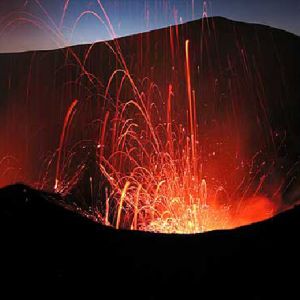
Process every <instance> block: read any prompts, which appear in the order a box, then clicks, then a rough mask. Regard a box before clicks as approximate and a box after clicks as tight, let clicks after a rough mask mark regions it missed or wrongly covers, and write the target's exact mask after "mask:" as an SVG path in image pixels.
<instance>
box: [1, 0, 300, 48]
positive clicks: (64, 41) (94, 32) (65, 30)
mask: <svg viewBox="0 0 300 300" xmlns="http://www.w3.org/2000/svg"><path fill="white" fill-rule="evenodd" d="M97 1H99V0H69V1H68V0H0V52H19V51H25V50H32V49H52V48H57V47H62V46H66V45H72V44H82V43H90V42H94V41H101V40H107V39H110V38H111V37H112V36H111V35H110V34H109V33H108V32H107V30H106V28H105V26H104V25H103V24H101V22H99V20H98V19H97V18H96V17H95V16H94V15H92V13H91V12H94V13H97V14H98V15H99V16H100V17H101V18H102V19H104V14H103V11H102V10H101V8H100V5H99V3H98V2H97ZM203 2H205V1H203V0H101V3H102V4H103V6H104V8H105V10H106V12H107V14H108V16H109V18H110V20H111V23H112V25H113V27H114V30H115V33H116V35H117V36H124V35H130V34H133V33H137V32H143V31H148V30H151V29H155V28H161V27H165V26H169V25H171V24H175V23H176V22H178V23H180V22H187V21H190V20H192V19H197V18H200V17H202V15H203ZM66 3H68V7H67V10H66V13H65V17H64V22H63V23H62V24H61V20H62V15H63V11H64V7H65V5H66ZM206 6H207V14H208V16H224V17H227V18H230V19H233V20H241V21H246V22H253V23H261V24H267V25H271V26H274V27H278V28H282V29H285V30H287V31H290V32H293V33H296V34H297V35H300V0H208V1H206ZM83 12H86V14H85V15H84V16H83V17H82V18H81V19H80V21H79V22H78V23H77V25H76V27H74V25H75V24H76V20H77V18H78V17H79V16H80V14H81V13H83ZM88 12H89V13H88ZM60 25H62V26H61V27H60ZM51 30H52V31H55V32H56V33H51ZM58 31H60V32H61V33H62V35H61V36H60V37H58V36H57V32H58ZM72 32H73V33H72Z"/></svg>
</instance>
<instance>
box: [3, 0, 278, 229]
mask: <svg viewBox="0 0 300 300" xmlns="http://www.w3.org/2000/svg"><path fill="white" fill-rule="evenodd" d="M38 3H39V2H38ZM97 3H98V4H99V7H100V9H101V11H102V13H103V18H101V17H100V16H99V15H98V14H96V12H92V11H86V12H83V13H81V14H80V16H79V17H78V19H77V20H76V22H75V25H74V28H73V30H72V32H74V30H75V26H76V25H77V24H78V23H79V21H80V19H81V18H82V17H83V16H85V15H88V14H90V15H92V16H94V17H96V18H97V19H98V20H99V22H100V23H101V24H104V25H105V27H106V29H107V31H108V32H109V33H110V35H111V37H112V38H113V40H112V41H111V42H105V43H104V44H105V45H106V47H107V48H108V49H109V51H110V53H112V54H113V57H114V62H113V63H111V64H110V67H111V65H114V64H115V65H116V66H117V67H116V68H115V69H114V70H113V71H112V73H110V75H109V76H108V81H107V84H104V83H103V82H102V81H101V80H100V77H101V76H99V75H98V76H97V74H93V72H92V71H89V70H88V60H89V57H90V55H91V52H92V51H93V47H94V45H91V46H89V47H88V49H87V50H86V51H85V53H84V55H83V58H82V57H80V55H78V54H77V53H76V51H75V50H74V49H73V48H67V50H66V55H65V57H66V61H67V59H70V57H71V58H72V64H73V65H76V66H77V67H78V70H79V75H78V74H77V78H76V79H74V80H70V82H71V83H72V84H73V85H74V86H75V88H74V90H72V89H71V92H69V93H68V97H69V98H71V96H72V99H75V100H73V102H72V103H71V105H70V106H69V108H68V109H67V112H66V114H65V117H64V120H63V126H62V130H61V133H60V135H59V141H58V147H57V149H56V151H55V153H54V154H53V155H52V156H51V157H50V158H48V159H47V160H46V166H47V168H46V169H47V170H46V172H45V173H44V174H43V175H42V176H40V180H39V182H38V183H37V184H36V186H38V187H40V188H45V189H50V190H54V191H55V192H57V193H60V194H61V195H63V196H64V197H66V198H67V197H68V195H69V194H72V191H74V189H76V188H77V186H78V185H79V184H80V183H79V182H80V180H82V177H84V174H86V173H88V171H89V169H90V166H91V165H92V166H93V168H94V167H95V166H96V169H97V175H93V176H92V175H90V176H89V182H88V184H89V185H90V190H91V191H92V192H91V197H93V196H95V194H96V196H95V198H96V199H97V201H96V202H97V203H96V204H95V205H94V206H93V207H92V209H91V210H90V211H89V212H87V214H89V215H92V216H93V217H95V218H96V219H97V220H98V221H99V222H102V223H103V224H105V225H107V226H112V227H115V228H116V229H121V228H122V229H128V230H142V231H152V232H161V233H181V234H192V233H199V232H205V231H210V230H217V229H228V228H233V227H236V226H240V225H244V224H248V223H252V222H256V221H260V220H263V219H266V218H268V217H271V216H272V215H273V214H274V213H276V211H277V202H276V201H277V198H278V197H277V195H278V194H279V191H280V188H281V186H280V184H279V187H276V188H275V192H274V193H273V194H272V196H271V197H268V196H265V195H264V194H263V193H260V191H261V187H262V186H263V184H264V182H265V181H266V180H267V179H268V176H269V174H270V173H271V172H272V164H271V166H266V162H265V161H263V162H262V163H261V165H259V166H258V167H257V166H256V163H255V159H256V158H257V156H259V154H258V153H256V154H255V155H254V158H253V160H252V162H251V163H250V164H249V165H250V167H249V170H242V171H241V172H240V173H239V175H240V176H241V178H239V179H240V180H238V181H239V182H241V184H239V185H237V186H236V188H235V187H231V189H230V190H229V191H228V190H227V188H226V187H225V185H226V184H225V183H224V184H222V182H221V183H220V182H216V181H213V180H212V179H211V178H212V177H214V176H213V174H214V173H216V172H215V171H211V170H209V168H207V155H206V153H207V152H209V151H208V150H207V149H206V147H207V146H210V145H209V143H208V142H207V141H205V139H204V138H203V131H205V130H206V129H205V128H203V127H201V126H202V125H203V124H202V123H201V124H200V122H199V116H203V115H205V112H204V111H201V109H199V107H200V105H199V103H200V100H201V99H200V98H201V97H199V87H195V83H193V82H195V80H192V78H196V76H194V74H193V72H195V70H197V72H198V73H201V71H202V69H203V66H202V65H201V64H203V65H205V64H207V65H209V63H207V62H205V61H204V60H203V59H202V57H203V54H204V52H205V51H206V48H208V46H207V45H208V42H207V40H206V36H205V34H204V33H206V32H205V30H206V29H207V32H208V35H210V38H211V39H212V40H213V41H214V39H216V36H215V35H214V31H213V30H214V24H213V23H212V25H213V26H212V27H209V26H208V21H206V18H205V19H203V20H202V23H201V24H202V29H201V30H202V35H201V39H200V42H201V43H200V47H198V48H197V49H198V50H199V51H198V52H199V53H200V54H199V55H200V57H201V59H200V61H201V64H200V65H198V66H197V67H196V66H194V65H193V64H191V55H190V53H191V52H190V47H191V40H190V39H189V38H184V41H183V42H182V37H183V36H184V30H183V29H179V27H178V25H175V26H174V27H170V28H169V29H167V30H166V32H168V34H169V48H170V53H169V52H168V53H169V54H170V58H169V60H170V61H171V64H173V66H172V68H171V69H172V70H174V69H175V68H176V67H177V68H178V69H179V72H178V71H177V73H176V72H173V73H172V74H175V75H172V76H166V78H167V84H166V85H164V84H159V85H158V84H156V83H155V82H154V81H153V80H151V79H150V78H151V75H150V74H146V76H145V74H143V75H142V74H136V75H140V76H141V78H144V79H143V80H140V79H136V78H135V77H134V76H133V75H132V73H131V70H130V67H128V64H127V61H126V57H125V56H124V55H123V52H122V50H121V48H122V47H121V46H120V43H119V40H118V39H116V34H115V32H114V29H113V26H112V24H111V22H110V19H109V17H108V15H107V13H106V11H105V9H104V7H103V5H102V4H101V1H99V0H97ZM68 4H69V1H66V4H65V7H64V14H63V17H62V19H61V24H62V22H63V19H64V15H65V12H66V10H67V9H68ZM39 5H40V3H39ZM48 17H49V16H48ZM205 17H206V16H205ZM49 18H50V17H49ZM51 23H52V22H51ZM210 26H211V25H210ZM60 27H61V25H60ZM51 31H54V32H55V36H56V37H57V39H59V41H60V42H61V41H62V34H61V32H60V31H59V28H58V26H56V27H55V28H54V29H53V28H52V29H51ZM214 46H216V43H215V44H214ZM216 48H217V47H216ZM142 49H143V48H142V47H141V49H140V56H141V57H139V60H140V61H141V65H142V64H144V65H145V68H144V69H143V71H145V70H146V67H149V66H151V63H148V64H146V63H145V60H146V59H143V50H142ZM194 52H195V51H194ZM198 52H197V53H198ZM217 52H218V51H217ZM182 53H183V55H181V54H182ZM241 53H242V54H243V55H242V56H241V58H242V62H243V65H242V66H243V71H244V72H245V74H246V75H245V77H246V81H247V83H248V79H249V78H250V77H251V76H252V74H251V72H250V71H249V69H250V68H249V63H248V62H247V57H246V55H245V52H244V51H242V52H241ZM182 58H183V59H182ZM177 59H178V61H179V63H178V64H177V65H176V60H177ZM218 59H220V58H219V57H217V59H216V60H218ZM228 61H229V62H228V63H229V65H230V67H231V68H232V63H231V61H230V59H228ZM137 64H138V63H137V62H136V65H137ZM144 65H143V66H144ZM174 65H176V67H174ZM179 66H181V68H180V67H179ZM107 72H109V71H107ZM145 72H146V71H145ZM141 73H143V72H141ZM146 73H147V72H146ZM181 73H184V76H182V75H181ZM148 75H149V76H148ZM157 76H158V77H159V74H158V75H157ZM247 76H248V77H249V78H248V77H247ZM182 77H183V78H184V80H183V81H184V84H182V85H179V84H178V82H180V81H181V78H182ZM252 77H254V76H252ZM252 77H251V79H252V80H254V79H253V78H252ZM257 77H259V76H258V75H257ZM138 78H139V77H138ZM259 79H260V78H259ZM215 82H217V80H215ZM81 86H84V89H85V90H88V92H86V93H83V92H82V91H81V90H80V88H81ZM230 86H233V84H232V82H231V81H230ZM183 87H184V88H183ZM262 89H263V88H262ZM27 90H29V88H28V87H27ZM77 90H80V92H77ZM236 90H238V89H236ZM230 91H231V92H232V94H233V98H234V96H236V95H235V94H234V92H233V91H234V88H232V89H231V90H230ZM259 92H260V90H258V91H257V93H259ZM74 94H76V98H74V97H73V96H74ZM61 97H62V98H64V97H65V94H62V95H61ZM93 97H94V98H96V99H97V102H96V101H95V102H94V103H93V113H90V111H88V113H87V115H92V117H91V118H90V119H91V120H90V119H89V121H88V122H85V121H82V120H83V119H84V118H82V117H81V119H80V116H78V115H80V114H81V115H82V114H84V113H83V112H82V111H84V107H85V105H87V104H86V103H85V102H88V99H91V98H93ZM236 98H238V97H236ZM99 99H100V100H101V101H99ZM84 100H86V101H84ZM259 101H261V102H260V104H261V107H263V109H264V106H263V101H262V100H261V99H260V98H259ZM88 103H89V102H88ZM232 103H233V104H232V107H233V112H232V113H231V115H232V119H233V120H234V121H233V123H234V122H235V121H236V119H237V118H236V115H237V114H238V112H237V105H236V103H234V99H233V100H232ZM212 106H213V105H212ZM178 108H179V109H178ZM179 110H180V112H179ZM264 112H265V111H263V113H262V115H263V116H264V115H265V114H264ZM95 116H96V117H95ZM209 117H211V116H209ZM255 117H256V118H257V119H259V117H260V116H259V115H258V116H255ZM76 118H78V119H80V122H81V123H79V124H80V125H79V126H77V127H76V126H75V124H76V122H77V121H78V120H77V119H76ZM84 120H85V119H84ZM78 122H79V121H78ZM86 124H89V126H90V127H92V128H93V130H92V132H93V133H92V134H91V135H90V136H88V134H86V135H85V133H81V132H80V134H79V133H78V132H76V130H78V128H79V127H80V128H81V127H83V126H85V125H86ZM90 124H92V125H90ZM234 125H235V127H236V124H234ZM264 125H265V126H264V127H263V129H264V130H265V128H267V129H269V127H268V126H269V124H267V123H266V124H264ZM220 126H221V125H220ZM232 127H234V126H231V128H232ZM75 128H76V130H75ZM95 128H96V129H95ZM231 128H230V130H228V132H233V131H234V130H232V129H231ZM94 132H96V134H94ZM72 135H73V136H76V135H77V136H76V138H75V139H74V140H72V138H71V137H72ZM271 135H272V134H271ZM236 140H237V139H236ZM270 140H273V139H272V138H270ZM226 141H227V142H226V143H229V142H228V139H227V140H226ZM241 144H242V142H241V141H238V142H235V148H236V149H237V150H236V152H238V150H240V148H241ZM224 152H225V151H224ZM214 153H215V152H214V151H213V152H212V156H214V155H215V154H214ZM224 157H225V156H223V157H222V156H221V158H220V159H219V160H218V163H219V166H218V168H217V173H219V174H220V173H222V172H223V169H224V168H225V167H226V164H227V160H226V159H225V158H224ZM234 160H236V158H232V161H234ZM6 161H7V159H3V160H2V161H0V167H1V164H2V165H3V166H5V168H6V169H5V172H8V171H7V170H8V167H7V166H6V165H5V164H6ZM243 164H244V163H242V165H243ZM260 166H263V168H260ZM52 169H54V171H53V170H52ZM232 169H234V168H233V167H232ZM240 169H241V168H240ZM252 169H253V170H252ZM51 170H52V171H51ZM249 174H252V175H251V176H250V175H249ZM230 176H231V175H227V177H230ZM232 176H233V175H232ZM234 176H235V175H234ZM237 177H238V176H237ZM228 181H229V180H228ZM96 185H97V186H99V189H97V192H96V193H94V190H95V188H94V186H96ZM254 186H255V187H254ZM272 190H274V188H272ZM234 191H235V192H234ZM249 194H250V195H249ZM273 196H274V197H273Z"/></svg>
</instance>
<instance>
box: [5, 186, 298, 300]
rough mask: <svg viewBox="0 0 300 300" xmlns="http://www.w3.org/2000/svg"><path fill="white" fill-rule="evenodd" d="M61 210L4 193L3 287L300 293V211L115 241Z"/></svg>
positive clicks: (26, 193) (121, 234) (259, 295)
mask: <svg viewBox="0 0 300 300" xmlns="http://www.w3.org/2000/svg"><path fill="white" fill-rule="evenodd" d="M59 202H60V199H59V196H56V195H50V194H47V193H44V192H39V191H36V190H33V189H30V188H28V187H26V186H23V185H15V186H9V187H6V188H4V189H2V190H0V207H1V210H0V219H1V223H2V225H1V231H2V233H1V248H2V250H3V251H2V254H1V273H2V274H1V278H2V279H1V282H2V286H3V287H4V286H6V287H7V286H15V287H16V289H18V288H17V287H20V285H21V284H22V285H23V284H26V285H27V291H28V290H29V291H36V290H37V288H40V287H41V286H42V287H44V288H45V289H44V292H45V291H48V292H50V291H53V290H56V288H57V287H59V286H60V287H64V288H67V289H69V291H70V293H71V292H72V293H74V292H75V293H76V292H77V290H78V289H81V288H83V289H86V292H87V293H88V292H92V293H95V295H98V298H100V299H102V298H103V299H107V298H105V297H104V296H103V295H106V294H107V293H109V294H110V299H115V298H118V299H120V297H121V298H122V299H127V298H131V299H133V298H137V299H157V298H163V299H172V298H174V297H175V298H180V299H215V298H218V299H233V298H236V299H269V298H275V296H276V297H278V296H279V295H280V294H281V293H283V294H282V295H285V296H282V297H285V298H281V299H291V298H292V297H289V296H287V293H291V292H292V290H294V289H295V288H296V287H297V286H296V285H295V283H296V282H297V279H298V278H299V248H300V247H299V244H298V240H299V225H300V207H295V208H294V209H292V210H289V211H286V212H284V213H282V214H280V215H278V216H276V217H274V218H273V219H270V220H266V221H264V222H260V223H256V224H253V225H250V226H245V227H242V228H238V229H234V230H228V231H216V232H210V233H205V234H198V235H189V236H186V235H162V234H150V233H145V232H129V231H121V230H120V231H116V230H113V229H110V228H106V227H104V226H101V225H100V224H97V223H94V222H93V221H91V220H89V219H87V218H85V217H83V216H81V215H79V214H77V213H76V212H72V211H70V210H67V209H65V208H63V207H62V206H60V205H58V203H59ZM12 291H13V290H12ZM21 291H22V290H21ZM205 295H206V296H205ZM219 297H220V298H219ZM295 297H296V298H293V299H297V295H296V294H295Z"/></svg>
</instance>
